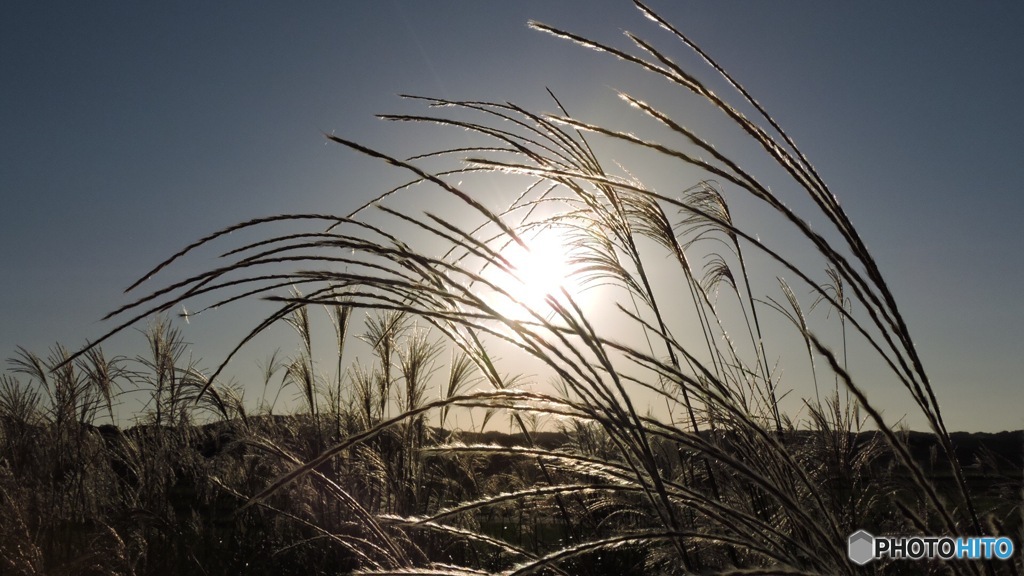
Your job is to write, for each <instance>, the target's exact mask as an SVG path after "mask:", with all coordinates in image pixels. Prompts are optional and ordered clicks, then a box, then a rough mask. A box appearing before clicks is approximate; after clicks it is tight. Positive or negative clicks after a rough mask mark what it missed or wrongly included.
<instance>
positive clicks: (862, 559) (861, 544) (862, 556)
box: [846, 530, 875, 566]
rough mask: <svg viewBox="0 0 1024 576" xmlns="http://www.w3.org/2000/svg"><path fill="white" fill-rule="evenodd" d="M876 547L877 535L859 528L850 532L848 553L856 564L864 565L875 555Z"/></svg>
mask: <svg viewBox="0 0 1024 576" xmlns="http://www.w3.org/2000/svg"><path fill="white" fill-rule="evenodd" d="M874 547H875V537H874V536H872V535H871V534H869V533H868V531H867V530H857V531H856V532H854V533H853V534H850V540H849V547H848V548H847V551H846V555H847V556H849V557H850V560H851V561H852V562H854V563H855V564H859V565H861V566H863V565H865V564H867V563H868V562H870V561H871V560H872V559H873V558H874V557H875V553H874Z"/></svg>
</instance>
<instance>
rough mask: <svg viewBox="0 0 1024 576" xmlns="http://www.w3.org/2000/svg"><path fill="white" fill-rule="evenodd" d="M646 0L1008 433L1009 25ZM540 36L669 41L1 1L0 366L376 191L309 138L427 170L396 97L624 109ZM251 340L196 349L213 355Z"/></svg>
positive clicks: (345, 15) (591, 25)
mask: <svg viewBox="0 0 1024 576" xmlns="http://www.w3.org/2000/svg"><path fill="white" fill-rule="evenodd" d="M651 3H652V5H653V6H654V7H655V8H657V9H659V10H660V11H661V12H662V13H663V15H665V16H666V17H668V18H669V19H670V20H671V21H673V22H674V23H676V24H677V25H678V26H679V27H680V28H682V29H683V30H684V31H686V32H687V33H690V34H691V35H692V37H693V38H694V39H695V40H696V41H698V42H699V43H700V44H701V45H702V46H703V47H704V48H705V49H706V50H707V51H708V52H710V53H711V54H713V55H714V56H715V57H716V58H717V59H718V60H719V61H720V62H721V63H722V64H723V65H724V66H725V67H726V68H727V69H729V70H730V71H731V73H732V74H733V75H734V76H735V77H737V78H738V79H739V80H740V81H741V82H743V83H744V84H745V85H746V87H747V88H748V89H749V90H750V91H751V92H753V93H754V95H755V96H756V97H757V98H758V99H759V101H761V102H762V103H763V104H764V105H765V106H766V107H767V108H768V109H769V110H770V111H771V112H772V113H773V114H774V115H775V116H776V118H777V119H778V120H779V121H780V122H781V123H782V124H783V126H784V127H786V129H787V130H788V131H789V133H790V134H791V135H793V136H794V137H795V139H796V140H797V142H798V143H799V144H800V145H801V147H802V148H803V150H804V151H805V152H806V153H807V154H808V155H809V157H810V159H811V161H812V162H813V163H814V164H815V165H816V167H817V168H818V169H819V171H820V173H822V175H823V176H824V178H825V180H826V181H827V182H829V183H830V185H831V187H832V190H833V191H834V192H835V193H836V194H837V195H838V197H839V198H840V200H841V202H842V203H843V206H844V208H845V209H846V210H847V212H848V213H849V214H850V216H851V218H852V220H853V222H854V224H855V225H857V226H858V227H859V229H860V231H861V234H862V236H863V237H864V238H865V240H866V242H867V244H868V246H869V248H870V249H871V250H872V251H873V252H874V254H875V256H876V258H877V260H878V261H879V263H880V265H881V267H882V271H883V273H884V274H885V275H886V277H887V279H888V281H889V283H890V285H891V287H892V288H893V291H894V292H895V295H896V298H897V301H898V302H899V304H900V305H901V308H902V310H903V312H904V315H905V317H906V319H907V321H908V323H909V326H910V329H911V332H912V334H913V335H914V337H915V339H916V342H917V347H918V350H919V351H920V353H921V355H922V357H923V359H924V362H925V365H926V368H927V369H928V371H929V373H930V375H931V377H932V379H933V381H934V382H935V386H936V389H937V392H938V395H939V398H940V400H941V401H942V402H943V406H944V412H945V414H946V417H947V424H948V425H949V427H950V428H951V429H958V430H980V431H998V430H1003V429H1017V428H1021V427H1024V417H1022V416H1021V414H1022V413H1024V410H1022V406H1024V386H1022V384H1024V376H1022V374H1024V360H1022V357H1024V354H1022V345H1021V340H1022V339H1021V334H1022V330H1021V326H1024V304H1022V303H1021V297H1020V292H1021V289H1022V288H1024V241H1022V232H1021V227H1020V221H1021V217H1022V216H1024V193H1022V190H1021V188H1022V183H1024V162H1022V161H1021V159H1020V156H1021V153H1022V152H1024V140H1022V136H1021V135H1022V134H1024V107H1022V106H1021V104H1020V95H1021V94H1022V93H1024V66H1021V63H1020V58H1021V56H1022V55H1024V36H1022V35H1021V34H1020V26H1021V24H1024V5H1022V4H1020V3H1016V2H987V3H966V2H961V3H952V2H948V3H947V2H941V3H933V2H901V3H887V2H873V3H857V4H851V5H833V4H829V5H824V4H820V3H812V2H785V3H782V2H779V3H776V2H759V3H751V2H743V3H733V2H685V3H675V2H657V1H653V0H652V2H651ZM531 18H532V19H537V20H540V21H544V22H547V23H550V24H554V25H558V26H561V27H564V28H568V29H571V30H574V31H578V32H581V33H583V34H585V35H589V36H591V37H594V38H596V39H600V40H603V41H607V42H612V43H615V44H616V45H618V46H626V40H625V39H624V38H623V37H622V36H621V34H620V32H621V31H622V30H625V29H628V30H632V31H638V32H641V33H642V34H643V35H644V36H648V37H655V38H659V39H660V40H662V41H663V42H662V43H661V45H663V46H670V45H672V43H671V39H669V38H668V37H667V36H665V35H664V34H661V33H659V31H658V30H656V29H655V28H654V27H653V25H651V24H650V23H648V22H646V21H645V20H643V19H642V18H641V17H640V15H639V13H638V12H637V11H636V10H635V9H634V8H633V7H632V5H631V3H629V2H627V1H614V2H612V1H604V0H602V1H601V2H564V3H563V2H550V3H549V2H540V1H536V2H507V3H498V2H487V3H482V2H468V1H467V2H431V3H421V2H416V3H412V2H408V3H406V2H375V3H363V4H359V5H357V4H356V3H349V2H320V3H304V4H303V5H302V7H301V8H299V7H297V6H285V5H284V4H283V3H266V2H257V3H249V2H245V3H241V2H239V3H215V4H212V5H211V4H210V3H171V4H159V5H147V6H140V5H135V4H129V3H125V4H121V5H115V4H111V3H101V4H93V3H88V4H83V3H72V2H66V3H36V2H21V1H15V2H5V3H3V5H2V6H0V147H2V148H0V195H2V196H0V197H2V199H3V206H2V210H0V354H3V355H9V354H10V353H12V352H13V351H14V348H15V346H17V345H22V346H25V347H27V348H29V349H31V350H34V351H38V352H40V353H44V352H45V351H46V349H47V348H48V347H49V346H50V345H52V344H53V343H54V342H57V341H59V342H62V343H65V344H66V345H68V346H70V347H77V346H79V345H80V344H82V343H83V342H84V341H85V340H86V339H88V338H95V337H96V336H98V335H99V334H101V333H103V332H104V331H105V329H106V328H107V327H108V326H107V325H106V324H103V323H100V322H98V320H99V318H101V317H102V316H103V315H104V314H105V313H106V312H108V311H110V310H111V309H113V308H115V307H117V306H118V305H120V304H122V303H124V302H125V298H126V297H124V296H122V295H121V290H122V289H123V288H125V287H126V286H127V285H129V284H130V283H131V282H132V281H133V280H135V279H136V277H137V276H138V275H140V274H141V273H142V272H144V271H145V270H147V269H148V268H149V267H150V266H151V265H153V264H154V263H156V262H158V261H159V260H161V259H163V258H164V257H166V256H167V255H169V254H171V253H173V252H174V251H176V250H177V249H179V248H180V247H182V246H183V245H185V244H187V243H188V242H190V241H191V240H193V239H195V238H197V237H199V236H201V235H203V234H205V233H207V232H209V231H211V230H215V229H218V228H221V227H223V226H226V225H229V224H232V223H235V222H237V221H240V220H243V219H247V218H250V217H255V216H261V215H268V214H275V213H281V212H302V211H317V212H334V213H339V214H341V213H345V212H348V211H349V210H351V209H352V208H354V207H355V206H357V205H359V204H360V203H362V202H363V201H365V200H367V199H369V198H371V197H373V196H374V195H375V194H376V193H379V192H380V191H381V190H382V189H383V187H382V185H381V184H380V180H379V178H380V175H381V174H382V173H386V170H385V169H384V168H382V167H380V166H378V165H377V164H375V163H374V162H371V161H368V160H367V159H364V158H359V157H357V156H356V155H355V154H353V153H351V152H349V151H347V150H344V149H341V148H340V147H338V146H335V145H328V146H325V145H324V139H323V137H322V135H321V133H322V132H326V133H331V132H335V133H337V134H339V135H344V136H346V137H348V138H351V139H354V140H357V141H361V142H364V143H367V144H369V145H371V146H376V147H379V148H381V149H384V150H386V151H389V152H392V153H395V154H396V155H398V156H402V155H404V152H407V151H409V149H410V148H414V147H415V146H418V147H419V148H416V151H419V150H421V149H422V147H423V145H424V141H423V140H417V139H421V138H424V137H425V131H424V130H423V129H419V130H415V131H410V129H409V127H407V126H401V125H388V124H385V123H383V122H381V121H378V120H375V119H374V118H373V114H375V113H384V112H392V111H408V110H413V109H416V108H415V107H411V106H410V105H409V104H408V103H405V102H402V101H400V100H399V99H398V98H397V94H399V93H417V94H425V95H438V96H442V97H451V98H465V99H473V98H479V99H492V100H499V101H502V100H511V101H514V102H517V103H521V104H524V105H527V106H530V107H537V108H540V109H545V110H547V109H550V108H551V106H550V103H549V102H548V100H547V99H546V95H545V94H544V88H545V87H550V88H552V89H553V90H554V91H555V92H556V93H558V94H559V96H560V97H562V98H563V99H564V100H565V101H566V102H567V103H569V104H570V106H571V108H572V111H573V113H574V114H575V115H577V116H580V117H583V118H588V116H589V117H590V118H593V117H606V118H607V117H609V116H605V115H609V114H611V115H612V116H610V117H612V118H617V117H616V116H614V115H615V114H628V111H623V110H622V105H621V103H619V102H618V101H617V99H616V98H615V94H614V89H619V88H630V89H633V88H635V87H634V86H624V85H621V84H620V82H624V81H625V80H624V78H626V77H625V76H619V75H618V74H619V72H617V70H621V69H622V68H621V66H619V67H616V63H615V62H614V61H613V60H612V59H610V58H608V57H603V56H601V55H597V54H593V53H590V52H587V51H585V50H582V49H580V48H578V47H574V46H571V45H569V44H568V43H566V42H564V41H560V40H557V39H554V38H551V37H547V36H545V35H543V34H540V33H538V32H534V31H531V30H529V29H527V27H526V25H525V23H526V21H527V20H528V19H531ZM676 53H680V54H681V53H683V50H682V49H681V48H680V49H678V50H677V51H676ZM641 92H642V91H641ZM691 124H695V125H698V126H699V125H700V124H701V119H693V121H692V122H691ZM410 134H415V135H410ZM444 136H445V137H451V136H452V134H451V133H444ZM728 144H729V143H728V142H725V143H722V145H723V146H728ZM413 145H415V146H413ZM185 271H188V269H186V270H185ZM195 324H197V323H193V325H195ZM249 326H250V325H249V324H244V325H240V324H238V323H237V322H235V321H234V320H233V319H232V317H231V316H230V315H226V316H224V317H222V318H221V319H220V320H218V321H216V322H213V321H212V320H211V321H210V322H208V323H206V324H205V326H204V327H203V328H202V329H201V331H200V330H197V329H194V328H190V330H191V331H190V332H189V334H188V336H189V338H190V340H192V341H193V342H195V343H196V345H197V348H198V350H197V353H199V354H201V355H202V356H204V357H206V358H208V359H210V358H214V359H216V358H218V357H219V355H221V354H223V353H224V352H225V351H226V349H227V348H226V346H227V343H228V342H232V341H234V340H235V339H237V338H238V337H239V336H240V335H242V334H243V333H244V332H245V331H246V330H248V328H249ZM116 351H117V350H111V352H116ZM208 363H212V360H211V361H210V362H208ZM893 398H894V402H898V400H895V398H897V396H896V395H894V396H893ZM891 410H892V412H891V413H893V414H896V413H899V412H900V407H899V405H895V406H894V407H893V408H892V409H891ZM903 411H910V408H909V407H907V408H905V409H904V410H903ZM911 423H912V424H913V422H911Z"/></svg>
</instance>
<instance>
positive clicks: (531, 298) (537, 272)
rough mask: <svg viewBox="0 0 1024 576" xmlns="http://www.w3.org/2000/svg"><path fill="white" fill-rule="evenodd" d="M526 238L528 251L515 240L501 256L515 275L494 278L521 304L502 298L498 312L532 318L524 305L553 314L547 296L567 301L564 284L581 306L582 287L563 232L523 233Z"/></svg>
mask: <svg viewBox="0 0 1024 576" xmlns="http://www.w3.org/2000/svg"><path fill="white" fill-rule="evenodd" d="M523 241H524V242H525V243H526V244H527V246H528V247H529V250H527V249H525V248H523V247H522V246H520V245H518V244H516V243H512V244H509V246H507V247H506V248H505V249H504V250H502V256H504V257H505V258H506V259H507V260H508V261H509V263H511V265H512V267H513V268H514V269H515V270H514V271H513V273H512V275H509V274H504V273H501V274H498V275H497V276H500V278H499V277H492V278H491V280H492V281H495V282H496V283H498V284H499V285H501V286H502V287H503V288H505V290H507V291H508V293H509V295H510V296H511V297H512V298H514V299H515V300H517V301H518V302H519V303H520V304H522V306H519V305H516V304H515V303H513V302H509V301H508V300H507V299H500V300H504V301H501V302H497V303H496V304H497V308H498V311H499V312H501V313H502V314H505V315H507V316H509V317H512V318H516V319H519V320H523V319H527V318H529V317H530V314H529V313H528V312H527V311H526V309H525V308H524V306H525V307H529V308H530V309H532V310H534V311H536V312H538V313H540V314H541V315H542V316H546V317H547V316H550V315H551V314H552V313H553V311H552V309H551V307H550V305H549V304H548V303H547V302H546V299H547V297H548V296H549V295H550V296H551V297H553V298H555V300H557V301H559V302H562V303H566V299H565V296H564V295H563V294H562V288H563V287H564V288H565V290H566V292H568V293H569V295H570V296H571V297H572V299H573V300H574V301H575V302H576V303H577V304H579V305H581V306H582V302H581V301H580V297H581V292H582V290H581V286H580V284H579V282H578V280H577V278H575V277H574V274H573V267H572V265H571V263H570V257H569V255H568V253H567V251H568V248H567V240H566V238H565V237H564V235H563V234H562V233H561V232H559V231H557V230H554V229H550V228H548V229H544V230H542V231H541V232H539V233H536V234H526V235H524V236H523Z"/></svg>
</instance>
